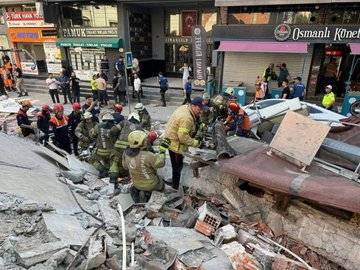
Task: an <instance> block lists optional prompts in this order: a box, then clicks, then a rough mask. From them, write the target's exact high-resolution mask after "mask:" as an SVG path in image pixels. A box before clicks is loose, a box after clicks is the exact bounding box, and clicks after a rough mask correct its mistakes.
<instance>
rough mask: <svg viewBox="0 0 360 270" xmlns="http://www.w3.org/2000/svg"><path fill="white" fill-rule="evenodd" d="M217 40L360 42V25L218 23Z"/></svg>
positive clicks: (215, 27) (215, 29)
mask: <svg viewBox="0 0 360 270" xmlns="http://www.w3.org/2000/svg"><path fill="white" fill-rule="evenodd" d="M213 38H214V40H215V41H221V40H247V41H250V40H256V41H274V40H276V41H279V42H308V43H351V42H352V43H357V42H360V27H359V25H309V24H306V25H305V24H304V25H290V24H285V23H282V24H280V25H277V26H274V25H216V26H214V28H213Z"/></svg>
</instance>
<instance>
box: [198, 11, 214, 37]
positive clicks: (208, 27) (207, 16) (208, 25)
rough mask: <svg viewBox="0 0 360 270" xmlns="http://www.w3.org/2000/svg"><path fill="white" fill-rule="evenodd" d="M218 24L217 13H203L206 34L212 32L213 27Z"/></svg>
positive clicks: (202, 18) (202, 20)
mask: <svg viewBox="0 0 360 270" xmlns="http://www.w3.org/2000/svg"><path fill="white" fill-rule="evenodd" d="M216 23H217V13H216V12H203V13H202V14H201V25H202V26H203V27H204V28H205V31H206V32H210V31H212V27H213V25H215V24H216Z"/></svg>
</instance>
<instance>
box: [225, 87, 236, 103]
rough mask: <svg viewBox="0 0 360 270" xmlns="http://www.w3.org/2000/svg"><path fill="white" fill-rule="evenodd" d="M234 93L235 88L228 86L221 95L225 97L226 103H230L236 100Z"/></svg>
mask: <svg viewBox="0 0 360 270" xmlns="http://www.w3.org/2000/svg"><path fill="white" fill-rule="evenodd" d="M234 94H235V90H234V88H232V87H228V88H226V90H225V92H224V94H223V97H224V99H225V102H226V103H230V102H236V100H237V98H236V96H235V95H234Z"/></svg>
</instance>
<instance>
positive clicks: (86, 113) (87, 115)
mask: <svg viewBox="0 0 360 270" xmlns="http://www.w3.org/2000/svg"><path fill="white" fill-rule="evenodd" d="M90 118H92V114H91V112H85V113H84V119H90Z"/></svg>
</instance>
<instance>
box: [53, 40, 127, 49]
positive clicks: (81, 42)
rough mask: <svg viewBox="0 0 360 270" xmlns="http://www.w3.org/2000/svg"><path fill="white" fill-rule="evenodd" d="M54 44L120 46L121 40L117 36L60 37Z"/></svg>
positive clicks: (64, 45)
mask: <svg viewBox="0 0 360 270" xmlns="http://www.w3.org/2000/svg"><path fill="white" fill-rule="evenodd" d="M56 45H57V46H59V47H88V48H122V47H123V40H122V39H119V38H60V39H59V40H58V41H57V42H56Z"/></svg>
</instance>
